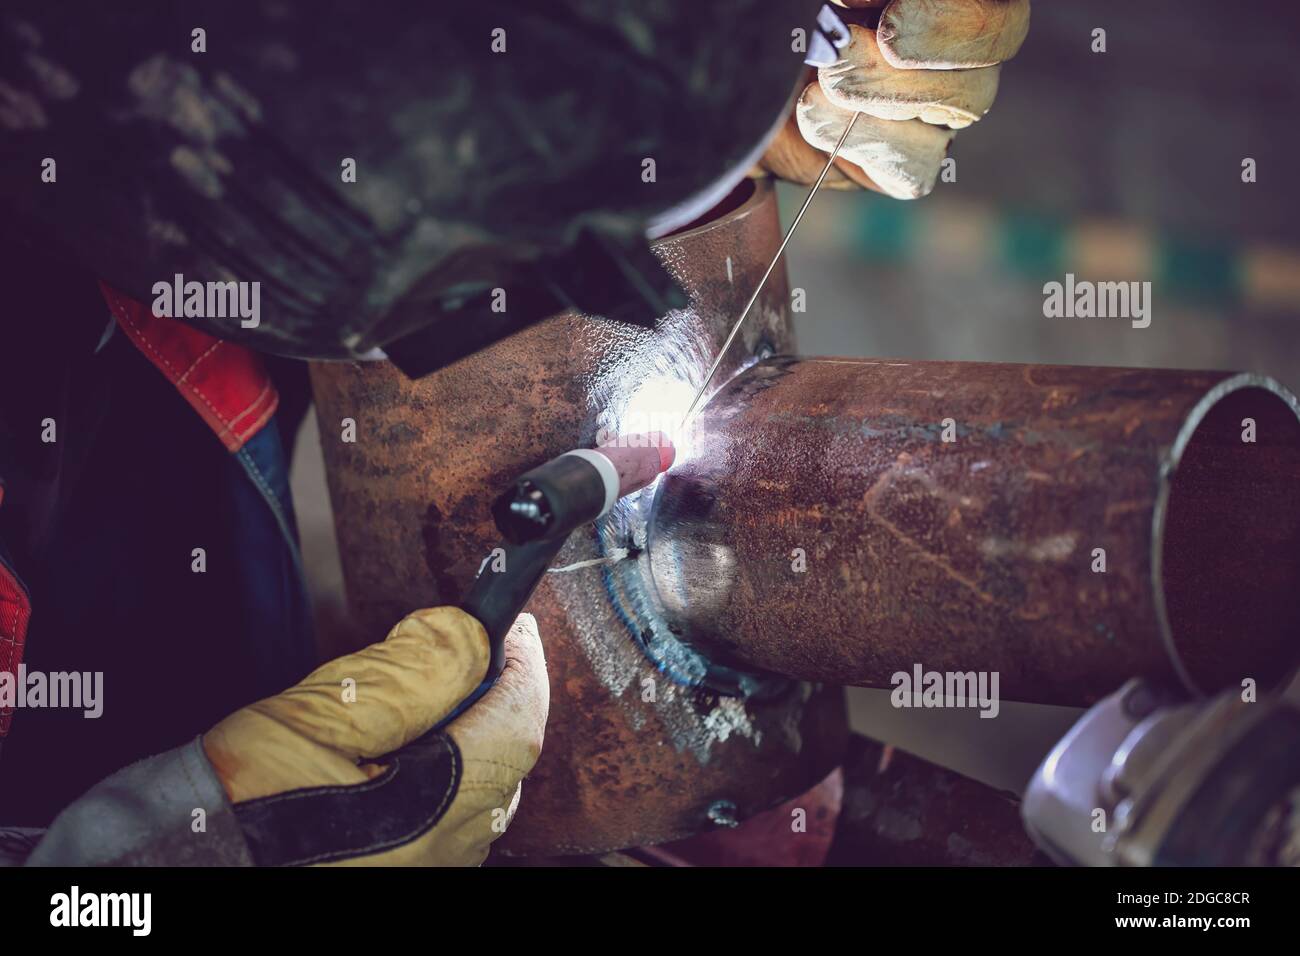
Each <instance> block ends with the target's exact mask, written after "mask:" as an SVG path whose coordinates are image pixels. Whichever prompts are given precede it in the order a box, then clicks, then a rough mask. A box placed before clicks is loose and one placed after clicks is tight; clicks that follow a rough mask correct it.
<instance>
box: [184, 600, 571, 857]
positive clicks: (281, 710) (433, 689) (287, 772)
mask: <svg viewBox="0 0 1300 956" xmlns="http://www.w3.org/2000/svg"><path fill="white" fill-rule="evenodd" d="M487 667H488V640H487V635H486V634H485V632H484V630H483V627H482V625H480V624H479V622H478V621H476V620H474V619H473V618H472V617H470V616H469V615H467V614H465V613H464V612H463V611H460V610H458V609H456V608H449V607H441V608H434V609H432V610H425V611H416V612H415V613H413V614H410V615H408V616H407V617H406V618H404V619H403V620H402V621H401V622H400V623H399V624H398V625H397V626H396V627H394V628H393V630H392V631H391V632H390V633H389V635H388V639H387V640H385V641H384V642H383V643H382V644H375V645H372V646H370V647H367V648H365V649H364V650H362V651H359V652H357V653H355V654H349V655H347V656H346V657H341V658H339V659H338V660H334V661H331V662H329V663H328V664H325V665H323V666H321V667H319V668H317V669H316V670H315V671H313V672H312V673H311V674H310V675H308V677H307V678H306V679H305V680H303V681H302V683H300V684H298V685H296V686H294V687H291V688H289V689H288V690H287V691H285V692H284V693H282V694H277V695H276V696H274V697H268V698H267V699H266V700H262V701H258V702H257V703H255V704H251V705H249V706H248V707H245V708H243V709H242V710H238V711H236V712H235V713H233V714H231V715H230V716H229V717H227V718H226V719H225V720H223V721H221V723H219V724H217V726H216V727H214V728H212V730H211V731H209V732H208V733H207V735H206V736H205V737H204V738H203V749H204V751H205V753H206V754H207V757H208V760H209V761H210V762H211V764H212V766H213V767H214V768H215V770H216V772H217V776H218V777H219V778H220V780H221V783H222V785H223V786H224V788H225V790H226V793H227V795H228V796H229V798H230V800H231V802H232V803H233V804H234V808H235V815H236V817H237V819H238V821H239V824H240V827H241V829H242V830H243V833H244V836H245V839H246V840H247V842H248V845H249V849H250V851H251V853H252V856H253V859H254V861H255V862H257V863H262V864H304V863H358V864H367V865H437V866H453V865H464V866H477V865H478V864H479V863H482V862H483V860H484V858H486V856H487V853H488V847H489V845H490V844H491V843H492V841H493V840H495V839H496V838H497V837H499V836H500V835H501V834H502V833H503V832H505V827H506V825H507V824H508V823H509V821H510V819H511V817H513V815H514V812H515V808H516V806H517V805H518V802H519V795H520V781H521V780H522V779H523V777H524V775H525V774H527V773H528V771H529V770H530V769H532V766H533V764H534V763H536V761H537V757H538V755H539V753H540V752H541V747H542V734H543V729H544V727H545V725H546V715H547V710H548V708H549V705H550V688H549V685H548V683H547V679H546V662H545V660H544V658H543V655H542V645H541V641H540V640H539V639H538V635H537V625H536V622H535V621H534V620H533V618H532V616H531V615H528V614H524V615H521V616H520V618H519V620H518V621H516V622H515V626H514V628H513V629H512V631H511V633H510V635H509V636H508V637H507V639H506V665H505V670H504V672H503V673H502V674H501V677H500V679H499V680H498V681H497V683H496V684H495V685H494V686H493V687H492V689H491V690H490V691H488V693H487V694H485V695H484V696H483V697H482V698H481V699H479V700H478V701H477V702H476V703H474V704H473V706H471V707H469V708H468V709H467V710H466V711H465V713H464V714H462V715H461V716H459V717H458V718H456V719H455V720H454V721H452V722H451V723H450V724H449V725H448V726H447V727H446V728H444V729H443V730H442V731H441V732H440V733H438V734H435V735H428V736H425V735H426V732H427V731H429V729H430V728H431V727H433V726H434V725H436V724H437V723H438V722H439V721H440V720H442V719H443V718H444V717H446V716H447V714H449V713H450V712H451V711H452V710H453V709H454V708H455V706H456V705H457V704H458V703H459V702H460V701H461V700H463V699H464V698H465V697H467V696H468V695H469V693H470V692H471V691H473V690H474V688H475V687H477V686H478V684H479V683H480V681H482V679H483V676H484V674H485V673H486V672H487ZM413 741H414V742H415V743H412V742H413ZM408 745H409V746H408ZM394 751H398V753H396V755H394V756H385V755H391V754H392V753H393V752H394ZM379 758H382V759H379Z"/></svg>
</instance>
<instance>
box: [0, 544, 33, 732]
mask: <svg viewBox="0 0 1300 956" xmlns="http://www.w3.org/2000/svg"><path fill="white" fill-rule="evenodd" d="M31 617H32V605H31V602H30V601H28V600H27V592H26V591H24V590H23V589H22V586H21V585H19V583H18V579H17V578H15V577H14V576H13V573H12V572H11V571H10V570H9V569H8V568H7V567H5V566H4V564H0V672H5V671H7V672H8V673H10V674H13V675H14V681H15V682H16V681H17V680H18V665H19V664H21V663H22V660H23V642H24V641H25V640H26V638H27V622H28V621H30V620H31ZM13 719H14V709H13V708H12V707H4V708H0V737H3V736H5V735H6V734H7V733H9V725H10V724H11V723H12V722H13Z"/></svg>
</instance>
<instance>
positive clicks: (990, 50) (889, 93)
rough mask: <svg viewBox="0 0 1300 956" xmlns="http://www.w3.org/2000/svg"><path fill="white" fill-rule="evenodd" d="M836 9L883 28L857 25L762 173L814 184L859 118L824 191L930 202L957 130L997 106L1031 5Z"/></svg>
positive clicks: (948, 1)
mask: <svg viewBox="0 0 1300 956" xmlns="http://www.w3.org/2000/svg"><path fill="white" fill-rule="evenodd" d="M835 2H836V3H838V4H839V5H840V6H842V7H849V8H853V9H854V10H857V11H866V12H865V14H863V15H862V16H859V17H858V18H859V19H862V17H863V16H865V17H868V18H870V22H876V26H875V27H874V28H873V27H871V26H864V25H861V24H859V23H849V34H850V41H849V45H848V46H847V47H845V48H844V49H843V50H841V51H840V59H839V61H838V62H836V63H834V64H832V65H831V66H827V67H822V68H821V69H820V70H818V71H817V79H816V81H815V82H812V83H809V84H808V86H807V88H806V89H804V91H803V94H802V95H801V96H800V97H799V101H798V103H797V104H796V106H795V111H794V115H793V116H792V117H791V119H790V120H789V121H788V122H787V123H786V124H785V125H784V126H783V127H782V129H781V130H780V132H778V134H777V136H776V138H775V139H774V140H773V142H772V143H771V145H770V146H769V147H768V149H767V151H766V153H765V154H764V156H763V159H762V161H761V162H760V164H759V165H760V166H761V167H762V168H763V169H765V170H766V171H768V172H771V173H774V174H776V175H777V176H780V177H781V178H782V179H789V180H791V181H793V182H798V183H805V184H807V183H811V182H812V181H813V180H814V179H816V178H817V175H818V174H819V173H820V172H821V170H822V167H823V166H825V165H826V153H829V152H830V151H831V150H832V149H833V148H834V147H835V143H836V142H837V141H838V140H839V138H840V134H841V133H843V132H844V127H845V126H846V125H847V124H848V122H849V120H850V118H852V116H853V114H854V113H855V112H858V113H862V114H863V115H861V116H859V117H858V119H857V122H856V123H854V125H853V131H852V132H851V133H850V134H849V138H848V139H847V140H846V141H845V143H844V146H843V147H842V148H841V149H840V153H839V155H838V156H837V157H836V160H835V165H834V166H833V167H832V168H831V170H830V171H829V172H828V173H827V175H826V180H825V185H827V186H830V187H832V188H839V189H853V188H856V187H859V186H862V187H865V188H867V189H874V190H876V191H877V192H882V193H885V194H886V195H889V196H893V197H894V198H896V199H916V198H918V197H920V196H925V195H927V194H929V192H930V191H931V190H932V189H933V188H934V184H935V181H936V179H937V178H938V174H939V170H940V167H941V164H942V162H943V159H944V157H945V155H946V154H947V152H948V146H949V144H950V143H951V142H952V138H953V136H954V135H955V131H956V130H958V129H962V128H964V127H966V126H969V125H971V124H972V123H974V122H976V121H977V120H979V119H980V117H982V116H983V115H984V114H985V113H987V112H988V110H989V107H990V106H991V105H992V103H993V97H994V96H995V95H996V94H997V89H998V72H999V70H1000V67H999V64H1000V63H1002V62H1003V61H1005V60H1009V59H1011V57H1013V56H1015V54H1016V52H1017V51H1018V50H1019V49H1020V45H1021V44H1022V43H1023V42H1024V39H1025V35H1026V34H1027V32H1028V30H1029V0H835ZM877 11H879V15H878V22H877V21H876V12H877ZM849 18H850V19H852V16H851V15H850V17H849ZM820 151H824V152H820Z"/></svg>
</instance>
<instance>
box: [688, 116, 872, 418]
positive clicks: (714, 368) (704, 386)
mask: <svg viewBox="0 0 1300 956" xmlns="http://www.w3.org/2000/svg"><path fill="white" fill-rule="evenodd" d="M860 115H862V114H860V113H854V114H853V116H852V117H851V118H850V119H849V122H848V124H847V125H845V127H844V132H842V133H840V138H839V140H838V142H836V144H835V148H834V149H832V150H831V155H830V158H829V159H827V160H826V165H825V166H823V167H822V171H821V175H819V176H818V177H817V180H816V182H814V183H813V184H812V188H811V189H809V190H808V195H807V196H805V197H804V201H803V205H802V206H800V207H799V211H798V212H797V213H795V217H794V222H792V223H790V228H789V229H787V230H786V233H785V237H784V238H783V239H782V240H781V245H780V246H779V247H777V250H776V255H774V256H773V257H772V261H771V262H769V263H768V265H767V270H766V271H765V272H764V273H763V278H761V279H759V280H758V285H757V286H756V287H755V289H754V294H753V295H751V296H750V297H749V301H748V302H746V303H745V308H744V309H742V310H741V312H740V318H738V319H736V324H735V325H733V326H732V327H731V331H730V332H728V333H727V338H726V341H724V342H723V343H722V348H721V349H719V350H718V357H717V358H715V359H714V360H713V365H711V366H710V367H709V374H708V375H706V376H704V381H703V383H701V385H700V388H699V390H698V391H697V392H696V393H695V397H694V398H693V399H691V405H690V407H689V408H688V409H686V414H685V415H683V416H682V426H681V428H680V429H679V431H685V430H686V426H687V425H688V424H689V423H690V421H691V416H692V415H693V414H694V413H695V409H696V407H697V406H698V405H699V404H700V399H702V398H703V397H704V393H705V392H706V391H708V388H709V383H710V382H712V381H713V376H714V375H716V374H717V372H718V366H719V365H721V364H722V359H723V357H724V356H725V355H726V354H727V349H729V348H731V343H732V342H733V341H735V338H736V333H738V332H739V331H740V327H741V326H742V325H744V324H745V319H746V318H748V317H749V310H750V309H752V308H753V307H754V303H755V302H757V301H758V296H759V294H760V293H761V292H762V291H763V286H765V285H766V284H767V277H768V276H770V275H771V274H772V270H773V269H775V268H776V264H777V263H778V262H780V261H781V254H782V253H784V252H785V247H786V245H787V244H788V243H789V242H790V237H791V236H793V235H794V231H795V230H796V229H798V228H799V221H800V220H801V219H803V214H804V213H805V212H807V210H808V206H809V205H810V204H811V203H812V201H813V196H815V195H817V188H818V187H819V186H821V184H822V180H823V179H825V178H826V174H827V173H829V172H830V171H831V165H832V164H833V163H834V162H835V157H836V156H838V155H839V152H840V147H841V146H843V145H844V141H845V140H846V139H848V138H849V131H850V130H851V129H853V124H854V123H856V122H857V121H858V117H859V116H860Z"/></svg>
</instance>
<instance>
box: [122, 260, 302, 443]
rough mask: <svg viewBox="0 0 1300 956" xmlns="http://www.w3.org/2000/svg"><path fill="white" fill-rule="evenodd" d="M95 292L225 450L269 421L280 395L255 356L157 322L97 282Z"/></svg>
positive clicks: (192, 331)
mask: <svg viewBox="0 0 1300 956" xmlns="http://www.w3.org/2000/svg"><path fill="white" fill-rule="evenodd" d="M100 289H101V291H102V292H103V294H104V299H105V301H107V302H108V307H109V309H111V310H112V313H113V317H114V318H115V319H117V324H118V326H119V327H120V328H121V329H122V331H123V332H125V333H126V334H127V336H128V337H129V338H130V339H131V341H132V342H134V343H135V346H136V348H138V349H139V350H140V351H141V353H142V354H143V355H144V356H145V358H147V359H149V361H150V362H152V363H153V364H154V366H155V367H156V368H157V369H158V370H159V371H160V372H162V373H163V375H165V376H167V380H168V381H169V382H171V383H172V384H173V385H175V386H176V388H177V389H178V390H179V391H180V393H181V395H182V396H184V398H185V400H186V401H187V402H189V403H190V405H192V406H193V407H194V409H195V411H197V412H198V413H199V415H200V416H201V417H202V418H203V420H204V421H205V422H207V424H208V427H209V428H211V429H212V431H213V432H215V433H216V436H217V437H218V438H219V439H221V443H222V444H223V445H225V446H226V448H227V450H229V451H231V452H236V451H239V449H241V448H243V447H244V443H245V442H246V441H248V440H249V439H250V438H252V437H253V436H254V435H256V434H257V433H258V432H259V431H260V430H261V428H262V426H263V425H265V424H266V423H267V422H268V421H270V420H271V416H272V415H274V414H275V410H276V407H277V406H278V405H279V404H280V395H279V393H278V392H276V390H275V386H274V385H273V384H271V377H270V376H269V375H268V374H267V372H266V367H265V366H264V365H263V364H262V360H261V358H259V357H258V355H257V353H256V352H253V351H251V350H250V349H247V348H245V347H244V346H242V345H236V344H234V343H233V342H224V341H222V340H221V339H218V338H215V337H213V336H211V335H208V333H206V332H203V331H201V330H199V329H196V328H195V327H194V326H192V325H186V324H185V323H184V322H181V321H178V320H176V319H165V318H159V317H158V316H156V315H154V314H153V313H152V312H151V311H150V310H149V309H147V308H146V307H145V306H144V305H142V304H141V303H139V302H136V301H135V300H134V299H130V298H128V297H127V296H125V295H123V294H122V293H120V292H118V291H117V290H116V289H114V288H112V287H111V286H108V285H105V284H104V283H102V282H101V283H100Z"/></svg>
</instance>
